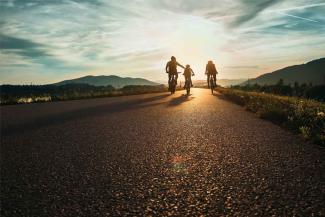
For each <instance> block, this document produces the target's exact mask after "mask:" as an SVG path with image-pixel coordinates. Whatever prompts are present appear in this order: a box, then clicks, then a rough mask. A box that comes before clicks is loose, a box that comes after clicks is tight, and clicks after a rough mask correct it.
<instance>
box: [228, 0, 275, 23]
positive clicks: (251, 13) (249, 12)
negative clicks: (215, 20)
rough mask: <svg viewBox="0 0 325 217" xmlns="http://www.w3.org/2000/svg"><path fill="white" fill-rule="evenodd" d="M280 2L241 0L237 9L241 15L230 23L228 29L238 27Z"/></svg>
mask: <svg viewBox="0 0 325 217" xmlns="http://www.w3.org/2000/svg"><path fill="white" fill-rule="evenodd" d="M278 2H280V0H254V1H252V0H241V1H240V5H239V8H237V10H238V9H240V10H241V11H243V14H239V15H238V16H236V17H235V18H234V19H233V20H232V21H231V22H230V23H229V25H230V27H237V26H240V25H242V24H244V23H246V22H248V21H250V20H252V19H254V18H255V17H257V16H258V15H259V14H260V13H261V12H262V11H263V10H265V9H266V8H268V7H270V6H272V5H274V4H276V3H278Z"/></svg>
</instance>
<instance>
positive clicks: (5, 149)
mask: <svg viewBox="0 0 325 217" xmlns="http://www.w3.org/2000/svg"><path fill="white" fill-rule="evenodd" d="M192 91H193V94H192V95H190V96H185V95H182V94H183V93H184V92H183V91H182V92H177V93H176V94H175V95H173V96H170V95H169V94H167V93H159V94H146V95H137V96H125V97H116V98H100V99H89V100H76V101H66V102H55V103H43V104H29V105H14V106H3V107H1V113H2V114H1V203H2V204H1V206H2V207H1V216H144V215H148V216H150V215H151V216H185V215H192V216H199V215H203V216H220V215H224V216H225V215H228V216H254V215H255V216H272V215H274V216H295V215H297V216H313V215H314V216H322V215H323V216H324V215H325V210H324V199H325V182H324V181H325V175H324V174H325V158H324V153H325V152H324V148H322V147H320V146H317V145H313V144H308V143H307V142H305V141H303V140H302V139H300V138H298V137H297V136H295V135H293V134H291V133H290V132H288V131H286V130H284V129H282V128H280V127H278V126H276V125H274V124H272V123H270V122H268V121H265V120H262V119H259V118H257V117H256V116H255V115H254V114H252V113H249V112H247V111H245V110H244V109H243V108H242V107H240V106H238V105H235V104H233V103H231V102H228V101H226V100H224V99H223V97H222V96H220V95H218V94H216V95H211V94H210V92H209V90H206V89H192Z"/></svg>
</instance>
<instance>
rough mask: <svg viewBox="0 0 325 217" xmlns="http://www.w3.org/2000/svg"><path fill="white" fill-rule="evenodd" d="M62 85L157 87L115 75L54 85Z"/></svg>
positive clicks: (146, 82) (143, 80)
mask: <svg viewBox="0 0 325 217" xmlns="http://www.w3.org/2000/svg"><path fill="white" fill-rule="evenodd" d="M64 84H89V85H93V86H107V85H111V86H113V87H115V88H122V87H124V86H128V85H149V86H154V85H159V84H158V83H155V82H152V81H148V80H146V79H143V78H129V77H126V78H122V77H119V76H116V75H109V76H105V75H101V76H91V75H89V76H85V77H81V78H76V79H71V80H65V81H61V82H58V83H55V84H54V85H64Z"/></svg>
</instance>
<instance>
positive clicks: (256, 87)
mask: <svg viewBox="0 0 325 217" xmlns="http://www.w3.org/2000/svg"><path fill="white" fill-rule="evenodd" d="M232 88H233V89H239V90H244V91H254V92H262V93H270V94H276V95H281V96H293V97H300V98H307V99H314V100H317V101H321V102H324V101H325V85H310V84H306V83H302V84H299V82H297V81H296V82H294V84H293V85H291V84H284V82H283V79H279V81H278V82H277V83H276V84H273V85H260V84H258V83H255V84H252V85H249V84H247V83H246V85H234V86H232Z"/></svg>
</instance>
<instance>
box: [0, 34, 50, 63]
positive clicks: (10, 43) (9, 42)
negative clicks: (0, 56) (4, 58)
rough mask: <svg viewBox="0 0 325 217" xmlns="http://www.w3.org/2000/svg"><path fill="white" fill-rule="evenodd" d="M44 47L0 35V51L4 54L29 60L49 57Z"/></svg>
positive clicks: (28, 41) (29, 41)
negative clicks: (7, 53) (11, 53)
mask: <svg viewBox="0 0 325 217" xmlns="http://www.w3.org/2000/svg"><path fill="white" fill-rule="evenodd" d="M44 47H45V46H44V45H42V44H39V43H36V42H33V41H31V40H27V39H21V38H16V37H12V36H7V35H0V49H2V50H3V51H4V52H13V53H16V54H19V55H21V56H25V57H29V58H36V57H44V56H50V55H49V54H48V53H47V52H46V51H45V50H44Z"/></svg>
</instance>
